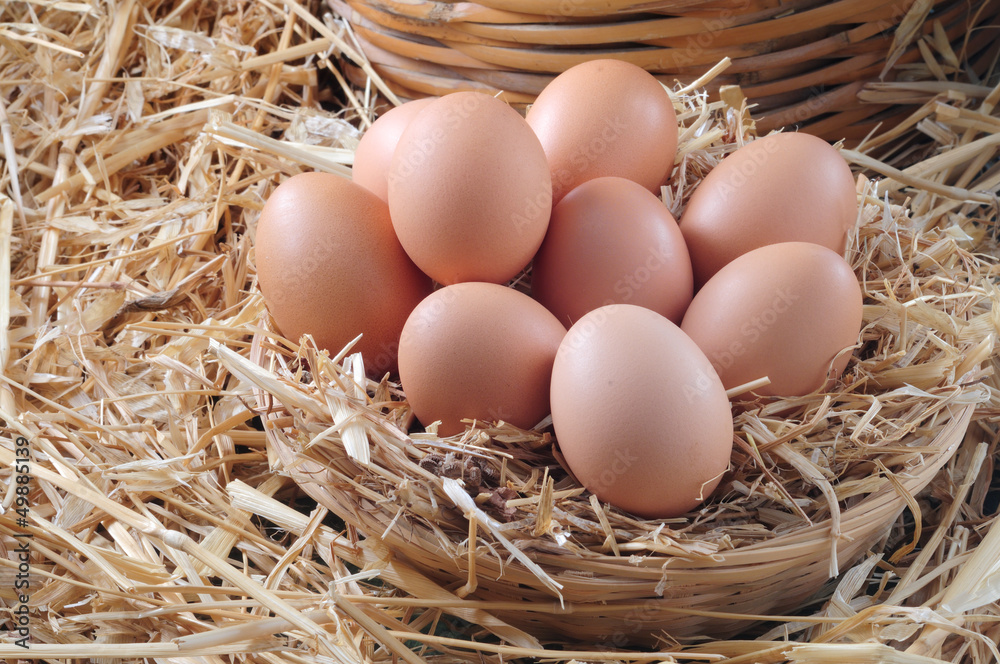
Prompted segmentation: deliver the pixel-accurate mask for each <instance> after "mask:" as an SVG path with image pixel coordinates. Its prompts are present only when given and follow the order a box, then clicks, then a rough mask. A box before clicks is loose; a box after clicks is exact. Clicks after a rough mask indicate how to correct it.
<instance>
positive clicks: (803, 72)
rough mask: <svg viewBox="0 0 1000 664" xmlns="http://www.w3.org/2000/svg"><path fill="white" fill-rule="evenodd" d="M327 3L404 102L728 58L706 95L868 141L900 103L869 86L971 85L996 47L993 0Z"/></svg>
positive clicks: (897, 113) (678, 73)
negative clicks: (601, 67)
mask: <svg viewBox="0 0 1000 664" xmlns="http://www.w3.org/2000/svg"><path fill="white" fill-rule="evenodd" d="M329 3H330V6H331V7H333V9H334V10H335V11H336V12H337V13H339V14H340V15H342V16H344V17H346V18H347V20H348V21H349V22H350V24H351V25H352V26H353V28H354V30H355V32H356V33H357V37H358V39H359V40H360V42H361V45H362V47H363V49H364V52H365V55H366V56H367V57H368V58H369V59H370V60H371V62H372V64H373V66H374V68H375V70H376V71H378V73H379V74H380V75H381V76H382V77H383V78H384V79H385V80H386V81H387V82H388V83H389V84H390V85H391V86H392V87H393V88H394V90H395V92H397V94H399V95H400V96H402V97H404V98H413V97H420V96H426V95H441V94H446V93H448V92H454V91H457V90H470V89H476V90H485V91H490V92H496V91H503V92H504V93H505V94H506V97H505V98H506V99H507V101H509V102H511V103H519V104H525V103H529V102H530V101H531V100H533V99H534V97H535V96H536V95H537V94H538V93H539V91H541V89H542V88H543V87H544V86H545V85H546V83H548V81H550V80H551V79H552V77H553V75H554V74H556V73H558V72H561V71H564V70H565V69H567V68H568V67H570V66H572V65H575V64H578V63H580V62H583V61H585V60H589V59H593V58H604V57H613V58H620V59H623V60H628V61H631V62H633V63H635V64H637V65H640V66H642V67H643V68H645V69H648V70H649V71H651V72H653V73H654V74H657V75H659V77H660V78H661V80H662V81H663V82H664V83H665V84H666V85H668V86H672V85H674V83H675V81H677V80H679V81H681V82H682V83H688V82H690V81H691V80H693V79H694V78H696V77H697V76H698V75H699V74H700V73H701V72H703V71H704V70H705V69H706V68H707V67H709V66H711V65H714V64H715V63H716V62H718V61H719V60H720V59H722V58H723V57H729V58H732V61H733V62H732V66H731V67H730V68H729V69H728V70H727V71H726V73H725V74H724V75H723V76H721V77H719V78H717V79H716V80H715V82H714V83H713V85H712V86H711V87H710V92H712V93H717V91H718V88H719V87H720V86H723V85H739V86H741V87H742V89H743V91H744V93H745V94H746V96H747V97H748V98H749V99H750V100H751V102H752V103H754V104H756V105H757V106H756V108H755V109H754V112H755V115H756V117H757V118H758V121H759V127H760V129H761V131H762V132H767V131H770V130H772V129H776V128H780V127H786V126H792V125H801V126H803V128H804V129H806V130H807V131H810V132H811V133H815V134H817V135H821V136H823V137H825V138H829V139H831V140H841V139H844V138H847V139H858V138H861V137H863V136H864V135H866V134H868V133H869V131H871V129H873V128H874V127H875V126H876V125H877V123H879V122H882V123H883V127H884V126H886V125H888V124H891V123H893V122H895V121H896V120H898V119H899V118H900V117H901V116H902V115H903V114H905V113H906V110H905V109H901V107H900V106H898V105H894V104H885V103H863V102H862V101H861V100H860V99H859V92H861V90H862V89H863V87H864V85H865V83H866V82H870V81H876V80H894V79H899V80H949V81H955V80H959V81H961V80H968V79H969V78H971V79H972V80H973V81H976V77H977V74H976V72H979V75H982V74H983V73H984V72H986V71H987V70H988V68H989V67H990V66H992V63H993V61H994V60H995V59H996V57H997V52H998V48H1000V40H998V39H997V37H998V34H1000V32H998V28H997V27H996V24H997V17H998V15H1000V1H998V0H987V1H985V2H969V1H968V0H926V1H916V2H914V1H913V0H836V1H832V2H831V1H829V0H788V1H783V2H778V1H777V0H662V1H659V2H637V1H635V0H612V1H600V2H597V1H595V0H538V1H534V0H483V2H481V3H478V4H472V3H445V2H431V1H414V0H408V1H405V2H403V1H398V0H329ZM976 26H983V27H982V29H978V30H977V29H974V28H975V27H976ZM990 26H992V27H990Z"/></svg>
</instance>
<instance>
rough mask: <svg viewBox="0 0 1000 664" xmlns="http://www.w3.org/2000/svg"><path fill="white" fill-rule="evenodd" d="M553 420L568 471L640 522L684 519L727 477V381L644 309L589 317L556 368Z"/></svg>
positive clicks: (675, 330)
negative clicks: (725, 383)
mask: <svg viewBox="0 0 1000 664" xmlns="http://www.w3.org/2000/svg"><path fill="white" fill-rule="evenodd" d="M551 400H552V424H553V428H554V429H555V435H556V440H557V441H558V443H559V450H560V451H561V452H562V455H563V457H564V458H565V460H566V463H567V465H568V466H569V469H570V471H571V472H572V473H573V474H574V475H575V476H576V478H577V479H578V480H580V482H582V483H583V485H584V486H585V487H586V488H587V489H589V490H590V491H591V492H592V493H594V494H595V495H596V496H597V497H598V498H599V499H600V500H602V501H605V502H608V503H611V504H612V505H615V506H616V507H618V508H620V509H622V510H625V511H626V512H631V513H632V514H635V515H637V516H640V517H645V518H650V519H661V518H670V517H676V516H680V515H682V514H684V513H686V512H688V511H690V510H692V509H694V508H695V507H697V506H698V505H699V504H700V503H701V502H702V501H703V500H705V499H706V498H708V497H709V496H710V495H711V493H712V492H713V491H714V490H715V488H716V487H717V486H718V484H719V480H720V479H721V478H722V474H723V473H724V472H725V471H726V468H727V467H728V464H729V458H730V455H731V454H732V448H733V418H732V413H731V410H730V405H729V400H728V399H727V398H726V392H725V390H724V389H723V387H722V383H721V381H720V380H719V377H718V376H717V375H716V373H715V370H714V369H713V368H712V365H711V363H709V361H708V358H706V357H705V354H704V353H702V352H701V350H700V349H699V348H698V346H696V345H695V343H694V342H693V341H691V339H690V338H688V337H687V335H685V334H684V333H683V332H682V331H681V329H680V328H679V327H677V326H676V325H674V324H673V323H671V322H670V321H669V320H667V319H666V318H664V317H663V316H661V315H659V314H657V313H656V312H654V311H651V310H649V309H646V308H645V307H638V306H635V305H631V304H612V305H608V306H605V307H601V308H599V309H595V310H593V311H591V312H590V313H588V314H587V315H585V316H584V317H583V318H581V319H580V320H579V321H577V323H576V324H575V325H573V327H571V328H570V330H569V332H568V333H567V334H566V338H565V339H563V342H562V343H561V344H560V345H559V351H558V352H557V353H556V360H555V364H554V365H553V368H552V392H551Z"/></svg>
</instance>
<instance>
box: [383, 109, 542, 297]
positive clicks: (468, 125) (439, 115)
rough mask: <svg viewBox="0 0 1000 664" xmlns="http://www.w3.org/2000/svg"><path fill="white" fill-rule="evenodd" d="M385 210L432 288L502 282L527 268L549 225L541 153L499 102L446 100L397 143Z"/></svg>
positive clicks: (525, 126) (418, 119)
mask: <svg viewBox="0 0 1000 664" xmlns="http://www.w3.org/2000/svg"><path fill="white" fill-rule="evenodd" d="M389 210H390V212H391V214H392V223H393V225H394V227H395V229H396V234H397V235H398V236H399V241H400V243H401V244H402V245H403V248H404V249H406V253H407V254H409V255H410V258H412V259H413V262H414V263H416V264H417V266H419V267H420V269H421V270H423V271H424V272H425V273H427V274H428V275H430V276H431V277H433V278H434V279H435V280H436V281H438V282H440V283H442V284H453V283H457V282H460V281H488V282H492V283H498V284H501V283H505V282H507V281H509V280H510V279H512V278H513V277H515V276H516V275H517V273H518V272H520V271H521V270H522V269H524V267H525V266H526V265H527V264H528V263H529V262H530V261H531V258H532V256H534V255H535V252H536V251H538V247H539V245H541V243H542V238H543V237H544V236H545V230H546V228H547V227H548V224H549V215H550V214H551V212H552V186H551V180H550V177H549V169H548V163H547V162H546V161H545V153H544V151H543V150H542V146H541V144H540V143H539V142H538V138H536V137H535V134H534V133H533V132H532V131H531V127H529V126H528V124H527V123H526V122H525V121H524V118H522V117H521V115H520V114H519V113H518V112H517V111H515V110H514V109H512V108H511V107H510V106H508V105H507V104H505V103H503V102H502V101H500V100H498V99H495V98H493V97H491V96H490V95H487V94H482V93H479V92H456V93H453V94H449V95H446V96H444V97H442V98H440V99H437V100H435V101H433V102H432V103H431V104H430V105H428V106H427V108H425V109H423V110H422V111H421V112H420V113H419V114H417V117H415V118H414V119H413V120H412V121H411V122H410V124H409V126H408V127H407V128H406V129H405V130H404V131H403V135H402V136H401V137H400V139H399V144H398V145H397V146H396V151H395V153H394V154H393V158H392V165H391V167H390V172H389Z"/></svg>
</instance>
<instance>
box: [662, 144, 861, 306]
mask: <svg viewBox="0 0 1000 664" xmlns="http://www.w3.org/2000/svg"><path fill="white" fill-rule="evenodd" d="M857 214H858V203H857V193H856V190H855V183H854V177H853V176H852V175H851V169H850V167H849V166H848V165H847V162H846V161H845V160H844V158H843V157H841V156H840V153H839V152H837V150H836V149H834V148H833V147H832V146H831V145H830V144H828V143H827V142H826V141H824V140H823V139H821V138H817V137H815V136H811V135H809V134H801V133H796V132H787V133H780V134H771V135H769V136H765V137H764V138H760V139H757V140H755V141H752V142H750V143H748V144H746V145H745V146H743V147H741V148H740V149H738V150H736V151H735V152H733V153H732V154H731V155H729V156H728V157H726V158H725V159H723V160H722V161H721V162H720V163H719V164H718V165H717V166H716V167H715V168H713V169H712V170H711V171H710V172H709V173H708V175H707V176H705V178H704V180H702V182H701V184H700V185H698V187H697V189H695V190H694V193H693V194H692V195H691V199H690V201H688V204H687V207H686V208H685V210H684V212H683V214H682V215H681V219H680V227H681V232H682V233H683V234H684V239H685V241H686V242H687V245H688V250H689V251H690V252H691V263H692V266H693V268H694V278H695V288H700V287H701V285H702V284H704V283H705V282H706V281H708V280H709V279H710V278H711V276H712V275H713V274H715V273H716V272H718V271H719V270H720V269H722V266H724V265H725V264H727V263H729V262H730V261H731V260H733V259H734V258H736V257H737V256H740V255H742V254H745V253H746V252H748V251H750V250H752V249H756V248H758V247H763V246H765V245H768V244H775V243H778V242H813V243H815V244H819V245H821V246H824V247H827V248H828V249H831V250H833V251H835V252H837V253H838V254H843V251H844V248H845V245H846V242H847V236H848V232H849V231H850V229H851V228H853V227H854V224H855V222H856V220H857Z"/></svg>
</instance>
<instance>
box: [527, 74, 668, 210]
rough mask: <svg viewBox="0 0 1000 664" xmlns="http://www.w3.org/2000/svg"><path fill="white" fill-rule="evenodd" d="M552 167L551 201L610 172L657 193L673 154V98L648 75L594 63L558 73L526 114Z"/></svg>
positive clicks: (664, 179)
mask: <svg viewBox="0 0 1000 664" xmlns="http://www.w3.org/2000/svg"><path fill="white" fill-rule="evenodd" d="M527 120H528V124H529V125H531V128H532V129H534V130H535V133H536V134H538V138H539V140H541V142H542V146H543V147H544V148H545V154H546V156H547V157H548V160H549V166H550V167H551V169H552V199H553V201H554V202H556V203H558V202H559V200H560V199H561V198H562V197H563V196H564V195H566V194H567V193H568V192H569V191H571V190H572V189H574V188H576V187H578V186H579V185H581V184H583V183H584V182H586V181H587V180H592V179H594V178H598V177H602V176H606V175H613V176H617V177H623V178H626V179H628V180H632V181H634V182H638V183H639V184H640V185H642V186H643V187H645V188H646V189H649V190H650V191H651V192H653V193H659V188H660V185H662V184H663V183H664V182H666V180H667V179H668V178H669V177H670V172H671V170H672V169H673V165H674V157H675V156H676V153H677V139H678V126H677V115H676V114H675V112H674V105H673V102H672V101H671V100H670V95H669V94H667V91H666V90H665V89H664V88H663V86H662V85H661V84H660V82H659V81H658V80H656V78H655V77H654V76H653V75H652V74H650V73H649V72H647V71H646V70H644V69H642V68H640V67H637V66H636V65H633V64H631V63H628V62H623V61H621V60H611V59H599V60H591V61H589V62H584V63H582V64H579V65H575V66H573V67H571V68H569V69H567V70H566V71H564V72H563V73H561V74H559V75H558V76H556V77H555V78H554V79H553V80H552V82H551V83H549V84H548V85H547V86H545V88H544V89H543V90H542V92H541V93H540V94H539V95H538V98H537V99H536V100H535V102H534V103H533V104H532V105H531V107H530V108H529V109H528V113H527Z"/></svg>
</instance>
